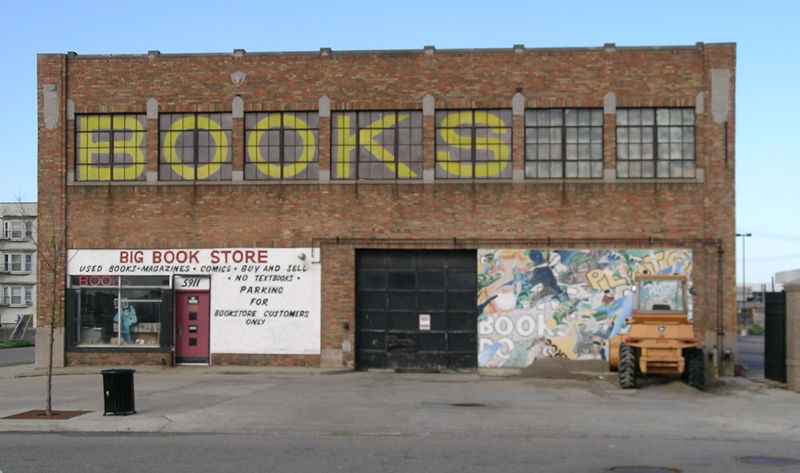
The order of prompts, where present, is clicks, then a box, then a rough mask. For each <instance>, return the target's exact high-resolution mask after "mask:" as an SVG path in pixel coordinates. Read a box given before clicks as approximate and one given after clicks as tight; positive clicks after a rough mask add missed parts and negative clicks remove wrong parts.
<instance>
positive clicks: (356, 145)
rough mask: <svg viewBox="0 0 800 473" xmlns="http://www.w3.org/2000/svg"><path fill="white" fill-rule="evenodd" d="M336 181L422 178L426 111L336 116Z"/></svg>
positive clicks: (333, 123) (333, 165)
mask: <svg viewBox="0 0 800 473" xmlns="http://www.w3.org/2000/svg"><path fill="white" fill-rule="evenodd" d="M331 135H332V137H331V141H332V152H331V170H332V173H331V177H332V178H333V179H422V112H420V111H389V112H387V111H370V112H368V111H363V112H339V113H334V114H333V117H332V120H331Z"/></svg>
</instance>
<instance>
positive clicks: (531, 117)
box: [525, 108, 603, 179]
mask: <svg viewBox="0 0 800 473" xmlns="http://www.w3.org/2000/svg"><path fill="white" fill-rule="evenodd" d="M525 177H528V178H542V179H560V178H568V179H573V178H578V179H580V178H583V179H588V178H601V177H603V110H602V109H599V108H598V109H577V108H567V109H544V110H526V111H525Z"/></svg>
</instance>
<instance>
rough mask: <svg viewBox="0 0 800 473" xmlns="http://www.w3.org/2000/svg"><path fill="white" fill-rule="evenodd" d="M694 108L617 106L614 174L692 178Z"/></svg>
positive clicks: (620, 176)
mask: <svg viewBox="0 0 800 473" xmlns="http://www.w3.org/2000/svg"><path fill="white" fill-rule="evenodd" d="M694 135H695V123H694V108H628V109H617V177H619V178H693V177H695V146H694V144H695V141H694Z"/></svg>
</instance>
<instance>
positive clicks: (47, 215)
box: [17, 198, 67, 417]
mask: <svg viewBox="0 0 800 473" xmlns="http://www.w3.org/2000/svg"><path fill="white" fill-rule="evenodd" d="M17 206H18V207H19V210H20V215H21V216H22V217H24V218H29V219H33V222H34V223H33V240H34V242H35V243H36V260H37V267H38V269H39V271H37V276H36V279H37V282H38V284H37V292H38V290H39V288H42V287H44V285H43V284H41V283H42V282H43V281H44V277H45V275H44V274H43V273H44V271H42V269H44V270H46V271H47V274H48V275H49V276H50V277H49V279H50V289H51V290H52V294H51V297H52V299H51V301H50V311H49V314H48V317H47V318H46V319H45V327H43V328H44V329H45V330H47V393H46V398H45V416H47V417H52V416H53V346H54V336H55V333H54V332H55V329H56V328H57V327H58V325H59V323H61V322H62V321H63V320H64V317H63V306H62V304H61V301H62V299H61V297H60V294H59V291H58V288H59V286H60V285H59V281H61V279H60V276H61V275H63V274H64V271H65V269H66V254H67V249H66V242H67V234H66V228H65V226H64V225H63V224H61V222H62V219H61V218H59V216H58V214H57V211H56V209H55V208H54V207H53V206H52V205H49V204H45V205H43V204H41V203H40V204H39V205H38V209H37V211H36V212H35V213H34V214H33V215H30V210H29V209H27V208H26V205H25V204H24V203H23V202H22V201H21V200H20V199H19V198H18V199H17ZM43 225H44V228H43ZM40 230H45V231H43V232H42V231H40ZM38 305H39V298H38V297H37V306H38ZM59 316H60V317H59ZM38 320H41V319H40V318H39V317H38V310H37V321H38ZM38 328H39V325H38V324H37V329H38Z"/></svg>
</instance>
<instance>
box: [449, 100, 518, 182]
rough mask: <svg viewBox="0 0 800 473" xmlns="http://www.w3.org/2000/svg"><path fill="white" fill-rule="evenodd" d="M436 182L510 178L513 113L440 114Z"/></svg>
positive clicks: (472, 112) (469, 112) (454, 112)
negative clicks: (438, 180)
mask: <svg viewBox="0 0 800 473" xmlns="http://www.w3.org/2000/svg"><path fill="white" fill-rule="evenodd" d="M435 119H436V178H438V179H487V178H488V179H491V178H510V177H512V175H513V171H512V168H511V124H512V122H511V110H455V111H452V110H443V111H437V112H436V117H435Z"/></svg>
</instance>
